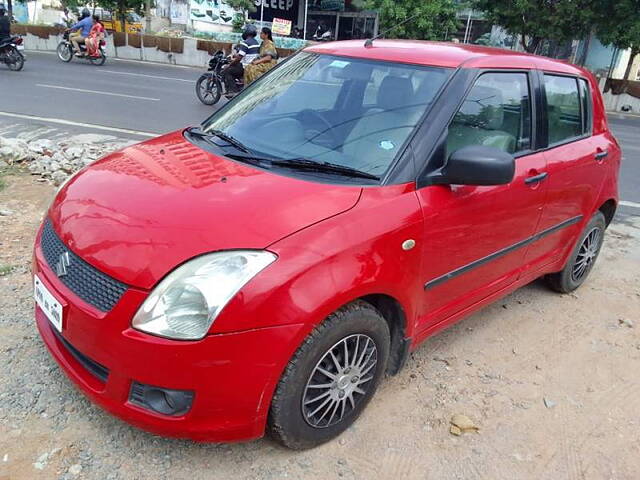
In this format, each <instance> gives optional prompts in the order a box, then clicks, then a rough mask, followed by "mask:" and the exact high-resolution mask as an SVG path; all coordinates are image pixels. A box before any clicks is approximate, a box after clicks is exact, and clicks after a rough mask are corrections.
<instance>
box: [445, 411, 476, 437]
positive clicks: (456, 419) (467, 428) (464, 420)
mask: <svg viewBox="0 0 640 480" xmlns="http://www.w3.org/2000/svg"><path fill="white" fill-rule="evenodd" d="M449 423H450V424H451V427H450V428H449V432H450V433H451V434H453V435H456V436H460V435H462V434H463V433H471V432H477V431H478V430H480V429H479V428H478V427H477V426H476V424H474V423H473V422H472V421H471V419H470V418H469V417H467V416H466V415H462V414H461V413H456V414H454V415H453V416H452V417H451V420H449Z"/></svg>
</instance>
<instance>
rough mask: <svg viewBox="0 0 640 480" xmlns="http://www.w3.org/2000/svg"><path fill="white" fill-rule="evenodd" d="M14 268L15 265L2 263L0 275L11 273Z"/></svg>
mask: <svg viewBox="0 0 640 480" xmlns="http://www.w3.org/2000/svg"><path fill="white" fill-rule="evenodd" d="M14 268H16V266H15V265H0V277H4V276H5V275H9V274H10V273H11V272H13V269H14Z"/></svg>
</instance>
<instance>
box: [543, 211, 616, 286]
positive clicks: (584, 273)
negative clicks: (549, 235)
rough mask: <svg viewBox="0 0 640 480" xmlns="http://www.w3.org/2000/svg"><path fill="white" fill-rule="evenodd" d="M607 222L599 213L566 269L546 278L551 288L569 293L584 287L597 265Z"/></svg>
mask: <svg viewBox="0 0 640 480" xmlns="http://www.w3.org/2000/svg"><path fill="white" fill-rule="evenodd" d="M606 226H607V224H606V221H605V218H604V215H603V214H602V212H597V213H596V214H595V215H594V216H593V217H591V220H590V221H589V223H588V224H587V226H586V227H585V228H584V230H583V231H582V233H581V234H580V236H579V237H578V242H577V243H576V246H575V248H574V249H573V251H572V252H571V255H570V256H569V259H568V260H567V263H566V265H565V266H564V268H563V269H562V270H561V271H559V272H557V273H552V274H550V275H547V276H546V277H545V279H546V281H547V283H548V284H549V286H550V287H551V288H552V289H553V290H555V291H556V292H560V293H569V292H572V291H574V290H575V289H576V288H578V287H579V286H580V285H582V284H583V283H584V282H585V280H586V279H587V277H588V276H589V273H590V272H591V269H592V268H593V266H594V265H595V263H596V260H597V258H598V254H599V253H600V249H601V248H602V243H603V240H604V231H605V229H606Z"/></svg>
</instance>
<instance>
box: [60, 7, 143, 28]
mask: <svg viewBox="0 0 640 480" xmlns="http://www.w3.org/2000/svg"><path fill="white" fill-rule="evenodd" d="M63 5H64V6H65V7H67V8H68V9H70V10H74V11H76V12H77V11H79V10H82V9H83V8H84V7H85V6H88V7H89V10H91V8H92V7H101V8H104V9H105V10H109V11H110V12H113V13H115V15H116V18H117V19H118V20H119V21H120V24H121V25H122V31H123V32H124V31H125V22H126V14H127V12H128V11H129V10H134V11H135V12H136V13H137V14H139V15H142V14H143V13H144V8H145V0H94V1H92V2H91V1H90V2H87V1H86V0H64V1H63Z"/></svg>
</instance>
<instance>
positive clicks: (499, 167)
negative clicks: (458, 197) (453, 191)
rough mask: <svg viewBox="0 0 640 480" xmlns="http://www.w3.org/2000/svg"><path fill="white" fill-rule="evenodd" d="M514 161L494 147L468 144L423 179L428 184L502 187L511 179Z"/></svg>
mask: <svg viewBox="0 0 640 480" xmlns="http://www.w3.org/2000/svg"><path fill="white" fill-rule="evenodd" d="M515 170H516V164H515V159H514V158H513V155H511V154H510V153H507V152H504V151H502V150H499V149H497V148H494V147H485V146H482V145H470V146H468V147H463V148H461V149H459V150H456V151H455V152H453V153H452V154H451V155H450V156H449V158H448V160H447V162H446V163H445V164H444V166H443V167H441V168H439V169H438V170H436V171H435V172H433V173H431V174H429V175H428V176H427V178H426V179H425V180H426V182H425V183H427V184H430V185H503V184H506V183H509V182H511V181H512V180H513V175H514V173H515Z"/></svg>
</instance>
